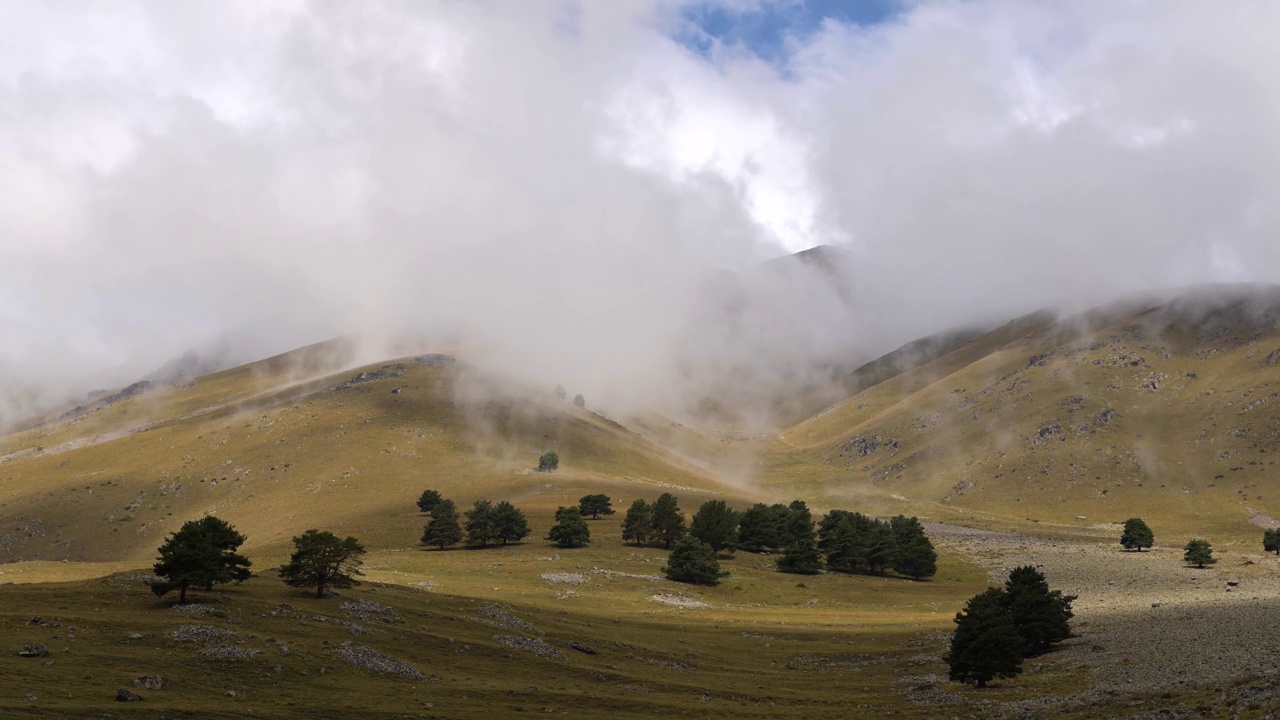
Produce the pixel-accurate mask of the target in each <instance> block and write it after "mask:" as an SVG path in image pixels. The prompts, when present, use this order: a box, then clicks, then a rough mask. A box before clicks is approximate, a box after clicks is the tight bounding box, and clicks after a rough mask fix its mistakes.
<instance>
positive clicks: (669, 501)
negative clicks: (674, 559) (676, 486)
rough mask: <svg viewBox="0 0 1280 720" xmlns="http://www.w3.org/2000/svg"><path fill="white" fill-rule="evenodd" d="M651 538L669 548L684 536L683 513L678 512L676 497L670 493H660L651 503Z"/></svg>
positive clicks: (678, 506)
mask: <svg viewBox="0 0 1280 720" xmlns="http://www.w3.org/2000/svg"><path fill="white" fill-rule="evenodd" d="M652 517H653V535H652V537H653V539H654V540H657V541H658V542H660V543H662V545H663V547H665V548H667V549H668V550H670V549H671V546H672V544H674V543H675V542H676V541H677V540H679V539H680V538H682V537H684V535H685V532H687V531H686V530H685V525H684V513H682V512H680V505H679V504H678V503H677V502H676V498H675V496H674V495H672V494H671V493H662V494H661V495H659V496H658V499H657V500H656V501H654V503H653V509H652Z"/></svg>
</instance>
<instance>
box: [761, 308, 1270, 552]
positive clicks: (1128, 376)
mask: <svg viewBox="0 0 1280 720" xmlns="http://www.w3.org/2000/svg"><path fill="white" fill-rule="evenodd" d="M1277 308H1280V297H1278V296H1277V293H1276V291H1275V290H1274V289H1258V288H1252V287H1246V288H1227V289H1215V290H1214V291H1213V292H1211V293H1210V294H1208V295H1207V296H1200V297H1195V298H1180V299H1176V300H1174V301H1170V302H1163V303H1155V302H1152V303H1133V304H1125V305H1120V306H1116V307H1113V308H1107V309H1105V310H1103V311H1097V312H1094V313H1090V314H1088V315H1085V316H1081V317H1075V318H1066V319H1063V320H1060V321H1058V322H1055V323H1051V324H1050V323H1045V324H1034V325H1031V326H1030V327H1027V326H1023V327H1021V328H1019V330H1021V331H1024V332H1022V333H1021V334H1016V333H1006V332H1003V331H1000V330H998V331H996V332H995V333H992V334H989V335H987V336H984V337H982V338H978V339H976V340H974V341H972V342H971V343H969V344H968V345H966V346H964V347H961V348H959V349H957V350H956V351H954V352H952V353H950V354H949V355H946V356H944V357H942V358H939V359H937V360H935V361H933V362H931V363H928V364H926V365H923V366H921V367H917V368H914V369H912V370H910V371H908V372H906V373H903V374H901V375H898V376H896V377H894V378H893V379H891V380H889V381H887V382H884V383H881V384H879V385H876V386H874V387H871V388H869V389H867V390H865V391H863V392H861V393H859V394H858V395H856V396H854V397H852V398H850V399H848V400H846V401H844V402H842V403H840V404H838V405H836V406H833V407H832V408H829V409H828V410H826V411H825V412H823V413H821V414H819V415H818V416H816V417H814V418H811V419H810V420H808V421H806V422H804V423H801V424H799V425H797V426H795V427H794V428H791V429H790V430H788V431H787V432H785V433H783V434H782V435H781V436H780V437H779V439H778V440H777V441H776V442H774V443H773V444H772V446H771V448H770V449H769V450H768V451H767V453H766V456H767V457H768V461H767V464H768V469H767V470H766V472H764V473H763V474H762V477H765V478H767V479H768V482H769V483H770V484H776V485H781V486H785V487H788V488H791V489H793V490H794V491H795V492H797V493H798V494H801V495H805V496H809V497H821V498H825V499H827V502H828V503H829V504H835V505H838V504H841V503H842V502H843V503H845V504H848V503H853V504H857V503H859V502H862V503H865V504H867V505H868V506H870V507H880V508H883V509H884V510H886V511H888V510H890V509H897V508H903V509H913V510H914V511H915V512H918V513H919V514H922V515H926V516H931V517H935V518H938V519H952V520H960V521H962V522H965V523H967V524H977V525H991V524H995V525H1005V526H1008V525H1026V524H1027V523H1032V524H1035V523H1055V524H1058V525H1063V526H1067V527H1071V526H1077V527H1084V526H1088V525H1092V524H1094V523H1097V522H1115V521H1122V520H1123V519H1125V518H1127V517H1131V516H1134V515H1138V516H1142V517H1146V518H1148V519H1149V520H1150V519H1154V520H1155V521H1156V522H1157V523H1158V524H1160V525H1161V526H1162V529H1164V530H1166V532H1168V531H1173V532H1175V533H1178V534H1180V535H1196V534H1197V533H1198V534H1208V533H1214V532H1220V533H1228V534H1231V533H1235V534H1241V533H1246V534H1251V533H1252V532H1253V528H1252V527H1251V526H1250V525H1249V523H1248V520H1249V519H1250V517H1251V516H1255V515H1257V514H1259V513H1262V514H1272V515H1274V514H1277V511H1278V510H1280V496H1277V495H1273V494H1270V493H1268V492H1267V488H1268V485H1269V480H1271V479H1272V478H1273V477H1274V476H1275V474H1276V472H1277V468H1276V467H1275V464H1276V461H1277V460H1280V454H1278V453H1280V402H1277V400H1280V394H1278V393H1280V365H1277V364H1276V361H1277V359H1280V353H1276V352H1275V351H1277V349H1280V331H1278V328H1277V322H1276V318H1277ZM1077 518H1079V519H1077Z"/></svg>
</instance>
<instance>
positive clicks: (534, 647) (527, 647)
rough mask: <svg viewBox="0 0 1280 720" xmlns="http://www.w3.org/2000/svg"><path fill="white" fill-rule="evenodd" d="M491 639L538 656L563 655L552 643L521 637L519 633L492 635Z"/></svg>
mask: <svg viewBox="0 0 1280 720" xmlns="http://www.w3.org/2000/svg"><path fill="white" fill-rule="evenodd" d="M493 639H494V641H495V642H497V643H498V644H500V645H506V646H507V647H509V648H514V649H516V650H521V651H523V652H527V653H533V654H534V655H537V656H538V657H545V658H555V659H557V660H559V659H562V658H563V657H564V653H562V652H560V650H559V649H558V648H556V647H554V646H552V645H548V644H547V643H546V642H544V641H542V640H539V639H537V638H527V637H521V636H520V635H494V636H493Z"/></svg>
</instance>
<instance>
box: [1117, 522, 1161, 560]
mask: <svg viewBox="0 0 1280 720" xmlns="http://www.w3.org/2000/svg"><path fill="white" fill-rule="evenodd" d="M1120 544H1121V545H1123V546H1124V549H1125V550H1137V551H1138V552H1142V548H1144V547H1151V546H1152V545H1155V544H1156V536H1155V534H1154V533H1152V532H1151V528H1149V527H1147V524H1146V523H1145V522H1143V520H1142V518H1136V517H1135V518H1129V519H1128V520H1125V521H1124V532H1122V533H1120Z"/></svg>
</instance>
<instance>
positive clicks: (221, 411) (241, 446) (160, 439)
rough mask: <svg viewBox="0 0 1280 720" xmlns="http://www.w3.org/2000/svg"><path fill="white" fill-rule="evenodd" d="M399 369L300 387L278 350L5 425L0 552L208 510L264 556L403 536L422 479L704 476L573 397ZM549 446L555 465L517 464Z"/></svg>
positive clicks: (125, 532)
mask: <svg viewBox="0 0 1280 720" xmlns="http://www.w3.org/2000/svg"><path fill="white" fill-rule="evenodd" d="M400 366H402V367H403V371H402V374H401V375H400V376H398V377H387V378H384V379H378V380H374V381H371V382H363V383H359V384H355V385H351V386H350V387H346V388H344V389H341V390H336V389H334V388H335V387H337V386H338V385H339V384H341V383H343V382H345V381H347V380H349V379H350V378H352V377H353V376H355V375H356V374H358V372H360V370H352V371H346V372H343V373H341V374H338V375H334V376H330V377H326V378H321V379H318V380H308V381H305V382H301V383H298V382H296V381H295V380H294V377H296V376H299V375H301V376H304V377H305V373H299V372H295V371H294V370H293V369H292V367H291V366H290V364H289V363H287V362H285V361H283V360H281V359H279V358H277V359H272V360H269V361H266V362H265V363H263V364H260V365H255V366H246V367H244V368H238V369H235V370H229V371H226V372H224V373H219V374H216V375H212V376H209V377H206V378H201V379H199V380H197V381H196V382H194V383H192V384H190V385H188V386H185V387H182V388H175V389H170V390H161V391H156V392H155V393H149V394H146V395H141V396H137V397H134V398H129V399H126V400H122V401H120V402H118V403H116V404H115V405H112V406H111V407H109V408H107V409H105V410H103V411H101V412H100V413H94V414H91V415H88V416H85V417H83V418H81V419H79V420H75V421H72V422H70V423H63V424H60V425H55V426H51V427H46V428H41V429H39V430H36V431H30V432H27V433H23V434H21V435H20V436H17V437H16V438H10V439H9V444H8V447H9V448H10V453H12V454H10V455H9V456H8V457H7V459H6V460H5V461H4V462H3V463H0V518H3V523H4V524H3V525H2V526H0V530H2V531H3V532H2V534H0V559H5V560H8V561H15V560H71V561H117V560H129V561H134V562H144V561H148V560H150V559H151V558H152V556H153V555H154V550H155V548H156V547H157V546H158V545H159V543H160V542H161V541H162V540H163V537H164V536H165V534H167V533H169V532H172V531H174V530H176V529H177V528H178V527H179V526H180V525H181V524H182V522H183V521H185V520H188V519H192V518H196V517H200V516H201V515H203V514H205V513H213V514H217V515H218V516H219V517H222V518H224V519H226V520H228V521H229V522H231V523H233V524H235V525H236V526H237V528H239V529H240V530H241V531H242V532H244V533H246V534H247V535H248V536H249V538H250V540H249V545H248V548H249V549H250V550H259V549H263V548H269V549H271V550H272V551H273V552H274V553H275V554H276V555H279V553H280V552H282V549H283V548H284V547H285V545H286V544H287V543H288V540H289V538H290V537H291V536H292V535H294V534H297V533H298V532H300V531H302V530H305V529H307V528H311V527H323V528H327V529H331V530H334V531H335V532H344V533H352V534H355V535H358V536H359V537H361V539H363V540H365V541H366V542H367V543H368V544H370V546H371V547H375V548H377V547H404V546H412V545H413V544H415V542H416V539H417V537H418V535H419V534H420V533H421V525H422V518H421V517H419V516H418V515H417V513H416V508H415V507H414V504H413V503H414V500H416V499H417V496H418V494H420V493H421V492H422V490H423V489H426V488H435V489H437V490H439V491H441V492H443V493H444V494H445V495H446V496H447V497H450V498H453V499H454V500H455V501H457V502H458V503H459V505H460V506H463V507H465V506H467V505H469V504H470V503H471V501H472V500H475V499H478V498H482V497H484V498H490V499H493V500H498V499H509V500H511V501H513V502H517V503H519V504H521V505H529V506H531V507H533V508H538V509H544V510H546V511H547V512H548V513H552V512H554V510H555V506H556V504H571V503H576V501H577V498H578V497H579V496H580V495H583V494H586V493H588V492H595V491H606V492H609V491H613V492H614V493H615V494H617V495H618V496H619V497H621V498H626V499H627V501H629V499H630V498H631V497H633V496H635V497H638V496H642V495H645V496H656V495H657V494H658V493H659V492H661V491H662V489H665V488H676V489H684V488H688V489H690V490H692V489H700V490H702V491H708V490H712V489H715V488H716V487H717V484H716V482H715V481H714V480H712V479H711V478H710V477H709V476H708V475H707V474H705V473H703V472H700V471H697V470H695V469H693V468H692V466H688V465H686V464H684V463H682V462H681V461H679V460H678V459H677V458H676V457H675V456H673V455H671V454H669V453H667V452H665V451H663V450H662V449H660V448H659V447H657V446H656V445H654V444H653V443H652V442H650V441H648V440H646V439H644V438H643V437H641V436H640V435H637V434H635V433H632V432H630V431H628V430H627V429H625V428H623V427H622V426H620V425H618V424H616V423H614V422H612V421H610V420H608V419H606V418H604V417H602V416H599V415H596V414H594V413H592V412H590V411H589V410H585V409H580V408H576V407H574V406H573V405H572V404H571V403H568V402H563V401H558V400H556V399H554V398H552V397H550V396H549V395H542V394H539V393H533V392H530V391H528V390H527V389H524V388H519V387H517V386H515V385H513V384H509V383H506V382H504V381H502V380H501V379H498V378H492V377H486V376H483V375H481V374H479V373H476V372H472V371H467V370H464V369H461V368H459V367H456V366H452V365H448V364H436V365H426V364H419V363H415V362H412V361H406V362H403V363H400V364H398V365H397V364H392V365H389V366H388V367H390V368H393V369H394V368H396V367H400ZM380 367H381V366H380V365H379V366H371V367H369V368H364V369H363V371H365V372H371V373H376V372H378V370H379V368H380ZM393 390H398V392H393ZM112 423H114V425H112ZM77 433H82V434H80V435H77ZM18 445H25V446H26V447H25V448H22V449H20V450H17V451H16V452H15V451H14V449H13V448H14V447H15V446H18ZM546 450H555V451H556V452H557V453H558V454H559V455H560V457H561V469H560V471H559V472H557V473H554V474H538V473H533V472H531V469H532V468H533V467H534V466H535V465H536V463H537V458H538V456H539V455H540V454H541V453H542V452H544V451H546ZM575 493H576V494H575Z"/></svg>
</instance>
